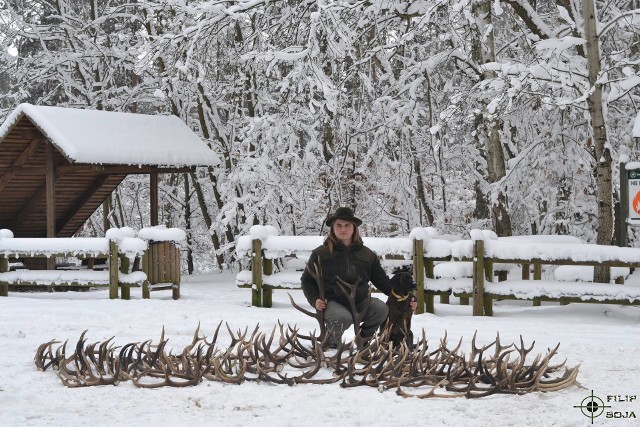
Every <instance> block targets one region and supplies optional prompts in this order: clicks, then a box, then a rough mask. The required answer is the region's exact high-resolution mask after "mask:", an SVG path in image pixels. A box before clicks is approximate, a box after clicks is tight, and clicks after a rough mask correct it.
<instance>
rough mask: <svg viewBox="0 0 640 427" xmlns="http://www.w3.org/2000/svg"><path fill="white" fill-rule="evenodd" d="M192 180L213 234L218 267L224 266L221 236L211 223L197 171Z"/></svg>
mask: <svg viewBox="0 0 640 427" xmlns="http://www.w3.org/2000/svg"><path fill="white" fill-rule="evenodd" d="M190 175H191V180H192V181H193V188H194V190H195V191H196V196H197V198H198V205H200V210H201V211H202V217H203V218H204V223H205V224H206V226H207V229H208V230H209V234H210V235H211V243H213V249H214V250H215V251H216V261H217V262H218V267H220V268H222V266H223V265H224V257H223V256H222V254H221V253H220V252H219V250H220V238H219V237H218V234H217V233H216V232H215V231H214V230H212V229H211V228H212V227H211V225H212V224H213V222H212V221H211V216H210V215H209V210H208V209H207V203H206V202H205V200H204V193H203V192H202V187H201V186H200V183H199V182H198V179H197V178H196V175H195V173H193V172H191V174H190Z"/></svg>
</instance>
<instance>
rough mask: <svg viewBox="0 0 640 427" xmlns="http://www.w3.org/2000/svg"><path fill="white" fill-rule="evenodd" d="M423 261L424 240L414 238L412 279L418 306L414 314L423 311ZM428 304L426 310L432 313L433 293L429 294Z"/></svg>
mask: <svg viewBox="0 0 640 427" xmlns="http://www.w3.org/2000/svg"><path fill="white" fill-rule="evenodd" d="M424 274H425V263H424V242H423V241H422V240H417V239H416V240H414V241H413V279H414V280H415V281H416V286H417V289H416V297H417V298H418V308H417V309H416V314H422V313H424V312H425V295H424V287H425V279H424ZM427 303H428V304H429V306H427V308H426V309H427V312H429V313H433V312H434V307H433V295H431V296H430V299H429V301H427Z"/></svg>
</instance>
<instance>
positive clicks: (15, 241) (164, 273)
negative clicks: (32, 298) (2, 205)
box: [0, 226, 185, 299]
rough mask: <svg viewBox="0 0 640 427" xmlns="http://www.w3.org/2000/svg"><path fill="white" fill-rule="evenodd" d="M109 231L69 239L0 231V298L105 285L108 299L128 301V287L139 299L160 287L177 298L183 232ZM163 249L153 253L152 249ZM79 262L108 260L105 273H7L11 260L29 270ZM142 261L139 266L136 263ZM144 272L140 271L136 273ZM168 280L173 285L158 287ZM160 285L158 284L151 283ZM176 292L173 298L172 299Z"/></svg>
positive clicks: (68, 269) (87, 269) (84, 269)
mask: <svg viewBox="0 0 640 427" xmlns="http://www.w3.org/2000/svg"><path fill="white" fill-rule="evenodd" d="M135 235H136V233H135V231H134V230H133V229H131V228H128V227H124V228H120V229H110V230H108V231H107V234H106V237H104V238H100V237H78V238H76V237H73V238H14V237H13V233H11V231H9V230H0V296H7V295H8V290H9V285H13V286H47V287H49V288H52V287H55V286H73V287H101V286H108V287H109V298H112V299H113V298H118V289H120V292H121V298H122V299H129V298H130V288H131V287H142V296H143V298H149V292H150V291H153V290H158V289H173V291H174V299H177V297H179V284H180V274H179V271H180V258H179V250H178V249H177V247H176V244H177V243H179V242H181V241H183V240H184V238H185V234H184V231H182V230H178V229H167V228H166V227H162V226H160V227H151V228H146V229H142V230H140V232H139V233H138V237H135ZM158 247H159V248H161V249H160V250H157V249H156V250H154V248H158ZM56 258H77V259H84V260H91V261H93V260H95V259H96V258H104V259H106V260H107V264H106V269H104V270H93V269H91V267H93V264H92V263H91V262H90V263H89V264H90V265H89V266H76V265H72V266H65V267H64V269H60V270H55V269H51V270H33V269H23V268H19V269H16V270H14V271H10V268H9V264H10V261H11V260H15V261H21V262H23V263H25V266H27V267H28V265H29V264H30V261H33V260H37V259H47V260H55V259H56ZM141 260H142V264H143V265H142V267H141V266H140V261H141ZM140 270H142V271H140ZM167 278H168V279H169V280H170V281H171V283H169V284H168V285H169V286H166V285H167V284H165V283H161V282H162V281H167V280H165V279H167ZM157 284H160V285H163V286H159V287H158V286H156V287H154V285H157ZM176 294H177V296H176Z"/></svg>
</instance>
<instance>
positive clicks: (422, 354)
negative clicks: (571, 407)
mask: <svg viewBox="0 0 640 427" xmlns="http://www.w3.org/2000/svg"><path fill="white" fill-rule="evenodd" d="M221 325H222V323H220V324H219V325H218V327H217V329H216V331H215V333H214V335H213V337H212V338H211V340H208V339H207V338H206V337H204V336H201V335H200V327H198V329H197V330H196V332H195V334H194V337H193V340H192V342H191V343H190V344H189V345H187V346H186V347H185V348H184V349H183V350H182V352H181V353H179V354H173V353H172V352H171V351H167V341H168V340H167V339H165V338H164V329H163V330H162V335H161V337H160V341H159V342H158V343H157V344H154V343H153V342H152V341H151V340H147V341H144V342H141V343H130V344H126V345H124V346H121V347H120V346H116V345H115V344H114V343H113V338H110V339H108V340H105V341H100V342H95V343H87V339H86V338H85V334H86V331H85V332H83V333H82V335H81V336H80V339H79V340H78V342H77V344H76V346H75V350H74V351H72V352H71V353H70V354H69V353H68V352H67V343H66V342H65V343H64V344H61V343H60V342H58V341H55V340H52V341H49V342H47V343H44V344H42V345H40V346H39V347H38V350H37V351H36V355H35V364H36V367H37V368H38V370H41V371H44V370H46V369H47V368H49V367H52V368H53V370H54V371H55V373H56V374H57V375H58V377H59V378H60V380H62V383H63V384H64V385H66V386H68V387H83V386H94V385H107V384H113V385H116V384H118V383H119V382H121V381H126V380H130V381H132V383H133V384H134V385H136V386H138V387H147V388H154V387H162V386H173V387H184V386H192V385H197V384H199V383H200V382H201V381H202V380H209V381H222V382H226V383H233V384H240V383H242V382H244V381H257V382H259V381H268V382H273V383H278V384H287V385H290V386H293V385H295V384H304V383H307V384H329V383H336V382H339V383H340V385H341V386H342V387H355V386H362V385H366V386H371V387H377V388H378V389H379V390H380V391H383V390H385V389H390V388H395V389H396V393H397V394H399V395H401V396H405V397H409V396H417V397H420V398H427V397H460V396H464V397H468V398H471V397H483V396H487V395H490V394H493V393H516V394H523V393H528V392H532V391H554V390H560V389H562V388H565V387H568V386H570V385H573V384H576V376H577V374H578V366H576V367H574V368H571V369H566V368H564V369H561V368H562V367H563V365H564V362H563V363H561V364H559V365H551V364H550V362H551V358H552V357H553V356H554V355H555V354H556V352H557V349H558V346H559V345H558V346H556V347H555V348H554V349H552V350H549V351H548V352H547V354H546V355H545V356H544V357H542V356H540V355H538V356H536V357H535V358H534V359H533V361H530V362H527V356H528V355H529V353H530V352H531V350H532V349H533V344H532V345H531V346H530V347H529V348H526V347H525V345H524V342H523V340H522V338H520V345H519V346H518V345H515V344H511V345H508V346H503V345H501V343H500V337H499V336H498V337H496V340H495V341H494V342H493V343H491V344H488V345H485V346H482V347H478V346H476V337H475V335H474V337H473V340H472V343H471V351H470V352H469V353H468V354H465V353H463V352H461V347H462V339H461V340H460V342H458V344H457V345H456V346H455V347H454V348H449V346H448V343H447V337H446V334H445V337H444V338H443V339H441V340H440V344H439V346H437V347H436V348H433V349H430V348H429V345H428V343H427V340H426V337H425V332H424V330H423V331H422V338H421V339H420V340H419V341H418V342H417V344H416V346H415V349H414V350H413V351H410V350H409V349H408V348H407V346H406V345H402V346H400V347H398V348H393V345H392V344H391V343H389V341H388V336H387V334H386V333H381V334H380V335H378V336H376V337H374V339H373V340H372V341H371V342H370V344H369V345H368V346H366V347H364V348H362V349H359V347H358V346H356V345H355V343H354V342H351V343H341V345H340V347H339V348H338V349H337V350H336V351H335V353H334V351H330V352H324V351H323V344H325V343H323V342H322V340H319V339H318V338H317V337H316V336H315V334H314V333H312V334H311V335H308V336H305V335H302V334H300V332H299V330H298V329H297V328H296V327H291V326H288V325H287V326H285V325H283V324H279V325H278V326H277V327H274V328H273V330H272V331H271V333H270V334H265V333H263V332H260V329H259V327H258V326H256V327H255V329H254V330H253V332H252V333H251V334H248V328H247V329H245V330H244V331H237V332H236V333H234V332H233V331H232V330H231V328H230V327H229V325H226V327H227V330H228V332H229V337H230V343H228V344H227V345H223V346H221V347H219V346H218V338H219V332H220V327H221ZM278 329H279V335H278V337H277V339H276V332H277V330H278ZM56 345H57V348H54V347H56ZM561 371H562V372H561ZM408 389H412V390H413V391H414V392H413V393H410V392H408V391H407V390H408ZM436 391H438V393H436Z"/></svg>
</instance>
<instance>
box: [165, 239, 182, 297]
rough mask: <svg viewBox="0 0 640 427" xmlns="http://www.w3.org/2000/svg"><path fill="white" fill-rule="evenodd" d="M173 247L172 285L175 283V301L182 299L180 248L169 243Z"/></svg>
mask: <svg viewBox="0 0 640 427" xmlns="http://www.w3.org/2000/svg"><path fill="white" fill-rule="evenodd" d="M167 243H168V244H169V245H170V247H171V260H172V262H171V266H172V269H173V270H172V272H171V273H172V274H171V283H173V290H172V292H173V295H172V298H173V299H174V300H177V299H180V248H178V246H177V245H176V244H175V243H172V242H167Z"/></svg>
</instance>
